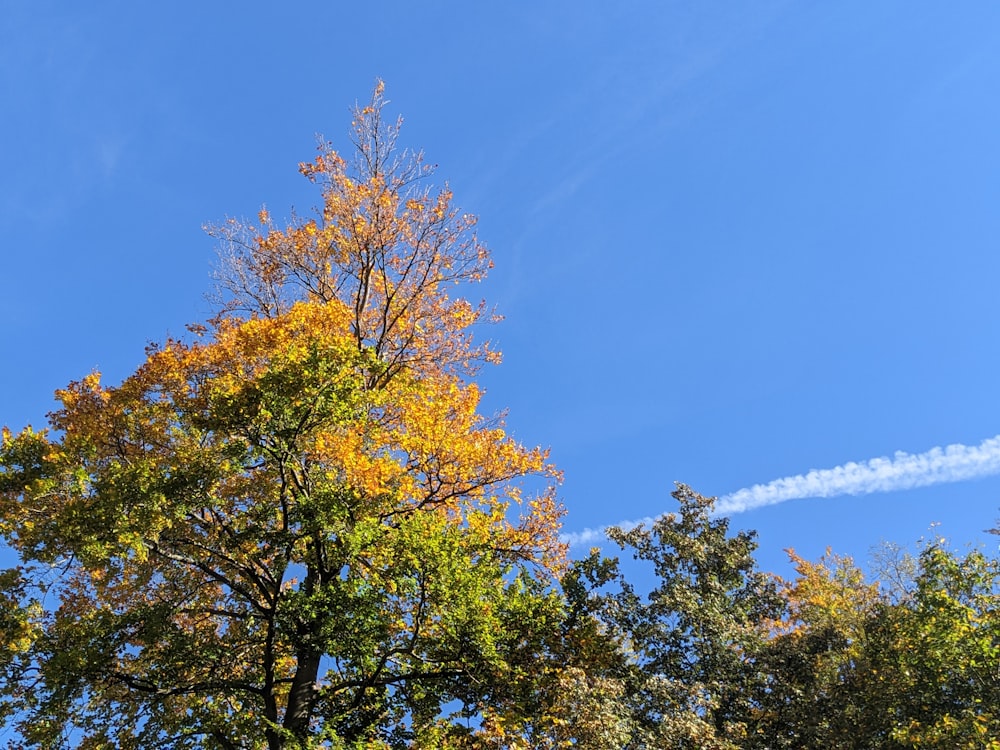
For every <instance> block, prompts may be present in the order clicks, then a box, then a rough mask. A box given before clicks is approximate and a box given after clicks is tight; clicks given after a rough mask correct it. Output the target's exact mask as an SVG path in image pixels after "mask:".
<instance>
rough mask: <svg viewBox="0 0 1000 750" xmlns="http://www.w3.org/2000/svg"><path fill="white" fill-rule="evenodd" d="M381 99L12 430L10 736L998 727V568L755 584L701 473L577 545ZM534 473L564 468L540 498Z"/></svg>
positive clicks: (735, 734) (635, 742) (475, 741)
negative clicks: (665, 508) (698, 489)
mask: <svg viewBox="0 0 1000 750" xmlns="http://www.w3.org/2000/svg"><path fill="white" fill-rule="evenodd" d="M385 103H386V102H385V99H384V97H383V90H382V86H381V84H379V85H378V86H377V87H376V89H375V92H374V94H373V97H372V99H371V101H370V102H369V103H368V104H367V105H365V106H361V107H357V108H356V109H355V110H354V121H353V130H352V133H353V139H352V141H353V152H352V154H351V155H350V158H349V159H348V158H344V157H343V156H341V155H340V154H339V153H338V152H337V151H335V150H334V149H333V148H332V146H330V145H329V144H324V145H323V146H321V148H320V152H319V155H318V156H317V158H316V159H315V160H314V161H313V162H310V163H307V164H303V165H301V166H300V169H301V171H302V173H303V174H304V175H305V176H306V177H307V178H308V179H310V180H311V181H313V182H314V183H315V184H316V185H317V186H318V188H319V190H320V194H321V204H320V206H319V208H317V209H316V211H315V213H314V214H313V215H312V216H309V217H307V218H306V217H297V218H293V220H292V221H291V222H290V223H289V224H288V225H286V226H278V225H276V224H275V223H274V220H273V219H272V218H271V216H270V215H269V213H268V212H267V211H266V210H262V211H261V212H260V214H259V216H258V217H257V220H256V221H253V222H239V221H235V220H232V221H229V222H226V223H225V224H223V225H222V226H221V227H216V228H214V229H213V230H212V231H213V232H214V234H215V235H216V236H217V237H218V238H219V239H220V241H221V243H222V250H223V258H222V260H223V263H222V266H221V268H220V273H219V286H218V289H217V302H218V307H217V311H218V312H217V315H216V316H215V317H214V318H213V319H212V320H211V321H209V322H208V323H207V324H206V325H195V326H192V327H191V336H190V337H188V338H186V339H171V340H168V341H166V342H164V343H163V344H161V345H158V346H154V347H151V348H150V350H149V352H148V356H147V359H146V362H145V363H144V364H143V365H142V366H141V367H139V368H138V369H137V370H136V372H135V373H133V374H132V375H131V376H130V377H128V378H127V379H126V380H125V381H124V382H123V383H121V384H120V385H117V386H107V385H104V384H102V383H101V379H100V376H99V374H97V373H93V374H91V375H88V376H86V377H85V378H83V379H82V380H80V381H78V382H75V383H71V384H70V385H69V386H68V387H67V388H66V389H64V390H62V391H60V392H59V393H58V394H57V397H58V400H59V406H58V408H57V409H56V410H55V411H54V412H53V413H52V414H50V415H49V424H48V427H47V428H45V429H42V430H38V431H35V430H33V429H31V428H28V429H25V430H23V431H22V432H20V433H19V434H16V435H15V434H12V433H11V432H10V431H8V430H6V429H5V430H4V431H3V437H2V446H0V533H2V534H3V537H4V539H5V541H6V543H7V545H8V547H9V549H10V550H11V553H13V554H15V555H16V556H17V559H18V564H17V565H16V566H15V567H13V568H11V569H9V570H6V571H2V572H0V597H2V608H0V719H2V720H3V721H4V722H5V724H6V731H5V733H4V734H2V735H0V736H3V737H5V738H6V739H7V744H8V746H10V747H37V748H61V747H81V748H104V747H118V748H136V749H138V748H156V747H165V748H217V749H219V750H231V749H234V748H268V749H269V750H277V749H278V748H308V747H327V748H357V749H360V748H369V749H376V748H524V749H525V750H529V749H533V748H551V749H553V750H554V749H555V748H593V749H595V750H601V749H602V748H609V749H610V748H616V749H617V748H635V749H639V748H642V749H648V750H654V749H657V750H659V749H664V748H666V749H668V748H719V749H721V748H747V749H751V748H754V749H756V748H761V749H763V748H812V747H815V748H913V747H938V748H982V747H992V748H1000V739H998V738H1000V710H998V709H997V706H1000V614H998V612H997V609H998V601H997V595H998V593H1000V591H998V580H1000V579H998V573H1000V571H998V565H1000V563H998V561H997V560H996V559H993V558H989V557H987V556H985V555H983V554H981V553H977V552H974V553H969V554H967V555H964V556H960V555H956V554H954V553H952V552H950V551H948V550H947V549H946V548H945V547H943V546H942V545H941V544H939V543H936V542H932V543H930V544H928V545H927V546H926V547H925V548H924V549H923V550H922V551H921V552H920V553H919V554H918V555H917V556H916V557H915V558H912V559H911V558H907V557H905V556H897V557H891V556H888V555H887V556H885V558H884V560H883V564H882V566H881V567H882V569H883V571H884V573H885V574H886V575H884V576H883V583H879V582H869V581H866V580H865V577H864V576H863V575H862V573H861V571H860V570H859V569H857V568H856V567H855V566H854V565H853V563H852V562H851V561H850V560H846V559H840V558H836V557H832V556H830V557H828V558H827V559H824V560H821V561H819V562H808V561H805V560H801V559H798V558H795V559H794V561H795V563H796V566H797V575H796V577H795V578H794V580H791V581H787V582H786V581H782V580H780V579H778V578H777V577H775V576H772V575H769V574H766V573H764V572H762V571H759V570H758V569H757V567H756V564H755V561H754V557H753V554H754V550H755V544H754V538H753V535H752V534H750V533H747V532H741V533H738V534H735V535H733V534H730V533H729V530H728V522H727V520H726V519H723V518H714V517H713V515H712V501H711V500H710V499H706V498H704V497H701V496H700V495H698V494H697V493H695V492H693V491H692V490H690V489H689V488H687V487H684V486H680V487H678V489H677V490H676V492H675V493H674V497H675V498H676V500H677V501H678V504H679V507H678V509H677V511H676V512H675V513H673V514H670V515H668V516H665V517H664V518H662V519H660V520H659V521H657V522H656V524H655V525H654V526H653V527H652V528H649V529H635V530H632V531H628V532H624V531H613V532H611V537H612V539H613V540H614V542H616V543H617V544H618V545H619V546H620V548H621V550H622V553H623V554H624V555H631V556H634V557H635V558H637V559H639V560H641V561H643V562H644V563H645V564H646V565H648V566H651V568H652V571H653V574H654V575H653V578H654V579H655V580H656V581H657V584H656V586H655V588H654V589H653V590H652V591H650V592H648V593H643V592H637V591H636V590H635V586H634V584H633V583H631V582H630V581H629V580H628V579H627V578H626V576H625V575H624V574H623V573H622V570H621V568H620V566H619V563H618V561H617V560H615V559H610V558H604V557H601V556H600V555H599V554H597V553H596V552H595V553H593V554H592V555H591V556H590V557H588V558H586V559H583V560H577V561H570V560H568V559H567V557H566V549H565V547H564V546H563V545H562V544H560V542H559V539H558V533H559V520H560V517H561V509H560V507H559V506H558V503H557V502H556V500H555V484H556V483H557V482H558V479H559V474H558V472H557V470H556V469H555V468H554V467H553V466H552V465H551V464H550V463H549V461H548V457H547V454H546V452H545V451H544V450H541V449H538V448H532V447H528V446H523V445H521V444H519V443H518V442H516V441H514V440H513V439H511V438H510V437H509V436H507V435H506V434H505V432H504V427H503V424H502V422H501V421H500V420H499V419H498V418H496V417H492V418H490V417H486V416H484V415H482V414H481V413H480V412H479V410H478V403H479V390H478V389H477V387H476V384H475V380H474V378H475V374H476V372H477V369H478V368H479V367H480V366H482V365H484V364H488V363H492V362H495V361H497V359H498V355H497V353H496V352H495V351H494V350H493V349H492V348H491V347H490V346H489V344H488V343H481V342H477V341H476V340H474V339H473V337H472V333H471V332H472V327H473V326H474V325H475V324H476V323H478V322H480V321H483V320H485V319H489V318H491V317H492V315H491V314H490V312H489V311H488V309H487V308H486V307H484V305H483V304H473V303H470V302H469V301H467V300H465V299H464V298H462V297H459V296H456V295H455V292H460V291H463V290H464V289H466V288H467V286H468V284H469V283H472V282H475V281H477V280H479V279H481V278H482V277H483V276H484V275H485V273H486V272H487V271H488V269H489V267H490V260H489V255H488V253H487V252H486V249H485V248H484V247H483V245H482V244H481V243H480V242H479V240H478V238H477V236H476V234H475V219H474V217H471V216H468V215H465V214H462V213H460V212H459V211H458V210H457V209H455V208H454V207H453V205H452V196H451V193H450V192H449V191H448V190H447V189H441V190H435V189H433V188H432V187H431V186H429V184H428V177H429V176H430V173H431V171H432V170H431V169H430V168H429V167H428V166H427V165H426V164H425V162H424V160H423V157H422V155H421V154H420V153H412V152H406V151H401V150H399V149H397V148H396V137H397V134H398V130H399V121H388V120H386V119H385V118H384V114H385V113H384V109H385ZM526 487H532V488H540V489H538V491H537V492H533V493H529V492H528V491H527V490H526Z"/></svg>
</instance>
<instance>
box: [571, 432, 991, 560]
mask: <svg viewBox="0 0 1000 750" xmlns="http://www.w3.org/2000/svg"><path fill="white" fill-rule="evenodd" d="M994 474H1000V435H997V436H996V437H992V438H989V439H987V440H984V441H983V442H981V443H980V444H979V445H975V446H970V445H961V444H956V445H949V446H946V447H937V448H931V449H930V450H929V451H925V452H924V453H905V452H903V451H897V452H896V453H895V454H894V455H893V456H892V457H891V458H889V457H887V456H883V457H880V458H873V459H870V460H868V461H864V462H861V463H856V462H854V461H851V462H849V463H846V464H843V465H842V466H835V467H834V468H832V469H813V470H812V471H810V472H809V473H807V474H796V475H795V476H791V477H783V478H781V479H775V480H774V481H773V482H768V483H767V484H755V485H753V486H752V487H746V488H744V489H742V490H737V491H736V492H733V493H731V494H729V495H725V496H724V497H721V498H719V501H718V503H717V504H716V506H715V514H716V515H720V516H729V515H733V514H734V513H742V512H744V511H748V510H753V509H755V508H762V507H764V506H766V505H775V504H777V503H783V502H785V501H786V500H798V499H802V498H807V497H838V496H840V495H867V494H870V493H872V492H894V491H896V490H908V489H913V488H915V487H927V486H930V485H933V484H946V483H949V482H962V481H965V480H968V479H976V478H979V477H988V476H992V475H994ZM653 520H654V519H652V518H644V519H642V520H639V521H622V522H621V523H618V524H615V525H616V526H621V527H623V528H632V527H634V526H638V525H639V524H643V523H650V522H651V521H653ZM606 528H607V527H603V528H600V529H584V530H583V531H578V532H575V533H569V534H563V536H562V540H563V541H564V542H566V543H567V544H570V545H574V546H576V545H583V544H596V543H600V542H602V541H604V539H605V530H606Z"/></svg>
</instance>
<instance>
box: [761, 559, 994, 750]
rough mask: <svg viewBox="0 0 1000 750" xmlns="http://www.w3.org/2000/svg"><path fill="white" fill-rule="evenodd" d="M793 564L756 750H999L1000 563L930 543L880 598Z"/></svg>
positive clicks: (854, 580)
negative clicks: (807, 749) (805, 749)
mask: <svg viewBox="0 0 1000 750" xmlns="http://www.w3.org/2000/svg"><path fill="white" fill-rule="evenodd" d="M793 560H794V561H795V563H796V568H797V572H798V576H797V578H796V579H795V580H794V581H793V582H791V583H789V584H788V585H787V586H786V587H785V589H784V596H785V598H786V601H787V603H788V615H787V617H786V618H785V620H784V621H783V622H782V623H781V624H780V626H779V627H778V628H776V631H775V634H774V637H773V638H772V639H771V640H770V643H769V645H768V648H767V649H766V651H765V652H764V653H763V654H762V657H761V662H762V665H763V666H764V668H765V669H766V671H767V672H768V673H769V675H770V681H769V683H768V685H767V689H766V690H765V691H763V692H761V693H760V694H759V695H758V696H757V698H756V702H757V709H756V718H755V720H754V722H753V727H754V730H753V731H752V732H751V733H750V737H751V738H752V739H754V742H752V743H751V744H750V747H755V748H762V749H763V748H782V747H786V748H800V747H824V748H842V749H843V750H863V749H864V748H872V747H879V748H890V749H891V748H901V749H902V748H969V749H970V750H971V749H972V748H997V747H1000V718H998V714H997V710H996V706H997V705H1000V667H998V665H1000V616H998V606H997V603H998V601H1000V561H998V560H996V559H990V558H988V557H987V556H985V555H984V554H982V553H981V552H970V553H968V554H967V555H964V556H960V555H957V554H955V553H952V552H949V551H947V550H946V549H945V548H944V547H943V546H942V544H941V543H940V542H932V543H930V544H928V545H927V546H926V547H925V548H924V549H923V550H922V551H921V553H920V554H919V555H918V556H917V558H916V559H915V560H914V564H915V566H914V568H913V573H912V579H909V580H901V579H899V578H898V577H897V576H894V577H893V580H892V582H891V586H890V587H889V588H885V587H880V586H879V585H878V584H876V583H872V582H868V581H866V580H865V576H864V575H863V574H862V572H861V571H860V569H859V568H857V567H856V566H855V565H854V564H853V562H852V561H851V560H849V559H847V558H838V557H835V556H831V555H828V556H827V558H825V559H824V560H822V561H820V562H818V563H809V562H806V561H804V560H802V559H801V558H798V557H795V556H794V555H793ZM905 567H909V566H908V565H907V566H905Z"/></svg>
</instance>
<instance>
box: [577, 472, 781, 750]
mask: <svg viewBox="0 0 1000 750" xmlns="http://www.w3.org/2000/svg"><path fill="white" fill-rule="evenodd" d="M673 497H674V498H675V499H676V500H677V502H678V505H679V508H678V510H677V512H675V513H669V514H666V515H664V516H662V517H661V518H659V519H658V520H657V521H656V522H654V523H653V525H652V527H651V528H645V527H638V528H635V529H632V530H630V531H623V530H621V529H612V530H611V531H610V537H611V539H612V540H613V541H615V542H616V543H617V544H618V545H619V546H620V547H621V548H622V549H623V550H627V551H629V552H631V554H632V555H633V556H634V557H635V558H636V559H637V560H639V561H641V562H642V563H645V564H648V565H651V566H652V568H653V572H654V573H655V576H656V579H657V585H656V587H655V588H653V590H652V591H650V592H649V593H648V594H647V595H646V596H641V595H639V594H638V593H636V591H635V588H634V586H633V585H632V584H630V583H629V582H628V581H627V580H626V579H625V577H624V576H623V575H622V574H621V572H620V571H619V570H618V564H617V561H605V562H604V563H599V562H598V561H597V560H596V558H592V559H591V561H590V562H589V563H587V567H586V568H584V569H583V570H582V572H584V573H585V574H586V580H587V582H588V585H589V586H592V587H593V588H592V594H591V596H590V607H589V609H590V612H591V614H592V616H594V617H595V618H596V619H597V621H598V622H599V623H601V624H602V625H603V632H605V633H607V634H609V635H610V636H611V637H612V638H613V641H614V643H615V644H616V645H617V647H618V649H619V651H620V653H621V655H622V656H623V660H619V661H618V662H617V663H616V662H611V663H610V664H609V668H610V669H609V671H608V673H607V675H606V676H607V677H608V678H609V679H611V680H613V682H612V683H611V684H612V685H614V684H620V685H622V686H623V687H622V690H621V691H620V693H621V696H622V697H621V704H620V706H621V707H620V713H621V715H623V716H626V717H628V739H627V741H626V742H622V743H621V744H620V745H619V746H620V747H626V748H629V749H630V750H631V749H635V750H652V748H678V749H681V748H692V750H693V749H694V748H716V749H717V750H729V749H730V748H737V747H741V742H742V740H743V738H744V737H745V735H746V732H747V726H746V721H747V717H748V716H749V715H750V703H749V701H750V698H751V696H752V695H753V694H754V690H755V687H756V686H757V685H758V684H760V683H761V682H762V681H763V680H765V679H766V675H765V674H764V673H762V672H761V670H760V667H759V664H758V660H757V655H758V654H759V653H760V652H761V650H762V649H763V647H764V644H765V641H766V638H767V636H768V632H769V625H770V623H771V622H772V621H773V620H774V619H775V618H776V617H778V615H779V613H780V611H781V602H780V599H779V597H778V593H777V590H776V586H775V582H774V579H773V577H771V576H769V575H767V574H765V573H762V572H761V571H759V570H758V569H757V566H756V562H755V561H754V558H753V551H754V549H756V542H755V541H754V534H753V533H751V532H745V531H741V532H739V533H737V534H733V535H731V534H730V533H729V521H728V519H726V518H716V517H713V508H714V499H713V498H706V497H703V496H701V495H699V494H698V493H696V492H694V491H693V490H691V489H690V488H689V487H687V486H685V485H678V486H677V489H676V490H675V492H674V493H673Z"/></svg>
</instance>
